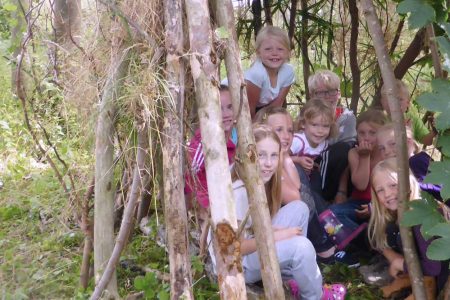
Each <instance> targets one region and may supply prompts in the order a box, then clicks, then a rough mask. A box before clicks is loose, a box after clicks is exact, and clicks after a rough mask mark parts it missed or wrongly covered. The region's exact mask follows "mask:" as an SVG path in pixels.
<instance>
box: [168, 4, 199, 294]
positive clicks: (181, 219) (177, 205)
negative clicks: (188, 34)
mask: <svg viewBox="0 0 450 300" xmlns="http://www.w3.org/2000/svg"><path fill="white" fill-rule="evenodd" d="M164 16H165V33H166V40H165V44H166V51H167V56H166V61H167V67H166V71H167V72H166V74H167V75H166V78H167V83H168V86H169V91H170V100H167V101H165V103H164V105H165V109H164V111H165V115H164V121H163V123H164V125H163V133H164V134H163V143H162V144H163V145H162V155H163V178H164V207H165V210H164V219H165V222H166V229H167V238H168V249H169V260H170V297H171V299H173V300H177V299H180V298H182V299H193V298H194V296H193V293H192V275H191V263H190V256H189V239H188V222H187V211H186V201H185V199H184V185H183V184H182V183H183V181H184V178H183V171H182V170H183V168H181V166H182V165H183V147H182V145H183V112H184V94H185V89H184V81H185V80H184V78H185V72H186V70H185V65H184V61H183V58H182V57H183V44H184V32H183V12H182V1H165V2H164ZM174 166H178V167H174Z"/></svg>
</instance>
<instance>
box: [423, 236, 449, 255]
mask: <svg viewBox="0 0 450 300" xmlns="http://www.w3.org/2000/svg"><path fill="white" fill-rule="evenodd" d="M448 249H450V238H441V239H436V240H434V241H433V242H432V243H431V244H430V245H429V246H428V250H427V257H428V258H429V259H433V260H447V259H449V258H450V251H449V250H448Z"/></svg>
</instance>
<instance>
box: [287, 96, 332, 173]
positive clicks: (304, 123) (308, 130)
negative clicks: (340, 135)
mask: <svg viewBox="0 0 450 300" xmlns="http://www.w3.org/2000/svg"><path fill="white" fill-rule="evenodd" d="M299 120H300V123H299V127H301V128H303V131H302V132H298V133H295V134H294V139H293V141H292V145H291V149H290V151H291V154H292V155H291V158H292V161H293V162H294V163H298V164H300V166H302V168H303V169H304V170H305V171H306V173H307V174H311V171H312V169H313V167H314V164H315V163H314V160H315V159H316V158H317V157H318V156H320V154H322V152H323V151H324V150H325V149H326V148H327V146H328V139H329V138H330V137H331V136H332V134H333V130H332V129H333V128H334V111H333V110H332V108H331V107H330V106H328V105H326V104H325V103H324V102H323V101H322V100H319V99H314V100H310V101H308V102H306V104H305V106H304V107H303V108H302V110H301V113H300V118H299Z"/></svg>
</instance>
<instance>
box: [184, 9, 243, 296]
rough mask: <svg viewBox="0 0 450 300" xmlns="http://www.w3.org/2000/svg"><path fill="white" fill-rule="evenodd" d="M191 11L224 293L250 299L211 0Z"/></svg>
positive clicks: (189, 17) (194, 66) (196, 77)
mask: <svg viewBox="0 0 450 300" xmlns="http://www.w3.org/2000/svg"><path fill="white" fill-rule="evenodd" d="M186 12H187V20H188V26H189V42H190V46H191V55H190V65H191V72H192V77H193V79H194V86H195V94H196V100H197V103H198V116H199V120H200V131H201V136H202V141H203V153H204V155H205V166H206V179H207V182H208V193H209V200H210V208H211V217H212V228H213V231H214V246H215V247H214V249H215V256H216V262H217V275H218V281H219V288H220V297H221V299H246V291H245V281H244V276H243V274H242V265H241V255H240V243H239V237H238V236H237V235H236V230H237V221H236V207H235V202H234V196H233V193H232V189H231V176H230V172H229V171H228V169H229V166H228V156H227V151H226V147H225V136H224V132H223V129H222V118H221V115H222V113H221V108H220V103H219V102H220V100H219V91H218V89H217V86H218V84H219V82H218V81H217V78H216V74H217V72H216V70H217V65H216V63H217V59H218V58H217V57H216V54H215V53H214V51H213V49H212V46H211V45H212V35H211V26H210V23H209V22H210V19H209V12H208V2H207V0H187V1H186Z"/></svg>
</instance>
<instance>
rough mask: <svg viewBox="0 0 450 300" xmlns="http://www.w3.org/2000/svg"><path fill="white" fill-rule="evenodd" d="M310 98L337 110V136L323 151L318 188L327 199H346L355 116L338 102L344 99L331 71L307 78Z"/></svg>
mask: <svg viewBox="0 0 450 300" xmlns="http://www.w3.org/2000/svg"><path fill="white" fill-rule="evenodd" d="M308 88H309V91H310V94H311V98H320V99H322V100H323V101H324V102H326V103H327V104H328V105H329V106H330V107H331V108H332V109H333V111H335V122H336V127H337V128H338V135H337V137H336V138H334V139H330V140H329V147H328V148H327V149H326V150H325V151H324V152H323V153H322V155H321V158H322V161H321V163H320V174H321V177H322V180H321V184H320V187H319V186H315V187H312V188H314V189H316V190H317V189H319V191H320V192H321V193H322V196H323V198H324V199H325V200H327V201H332V202H335V201H337V202H340V201H341V200H346V199H347V194H348V193H347V181H348V176H346V174H347V173H348V168H347V166H348V151H349V150H350V149H351V148H352V147H353V146H354V145H355V142H356V117H355V115H354V114H353V112H352V111H351V110H349V109H347V108H346V107H343V106H340V105H338V102H339V99H340V98H341V91H340V79H339V77H338V76H337V75H336V74H335V73H334V72H331V71H329V70H323V71H318V72H316V73H315V74H314V75H312V76H310V77H309V78H308Z"/></svg>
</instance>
